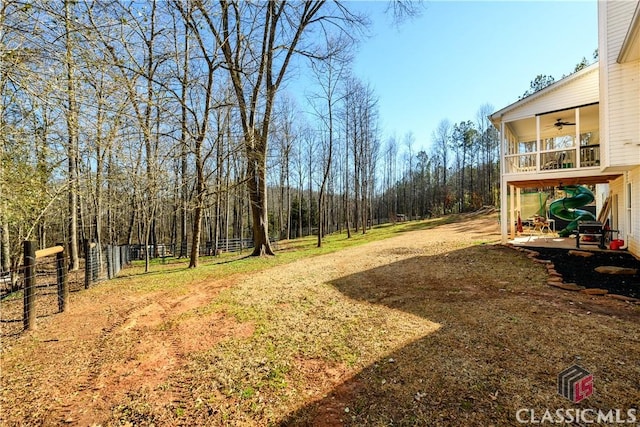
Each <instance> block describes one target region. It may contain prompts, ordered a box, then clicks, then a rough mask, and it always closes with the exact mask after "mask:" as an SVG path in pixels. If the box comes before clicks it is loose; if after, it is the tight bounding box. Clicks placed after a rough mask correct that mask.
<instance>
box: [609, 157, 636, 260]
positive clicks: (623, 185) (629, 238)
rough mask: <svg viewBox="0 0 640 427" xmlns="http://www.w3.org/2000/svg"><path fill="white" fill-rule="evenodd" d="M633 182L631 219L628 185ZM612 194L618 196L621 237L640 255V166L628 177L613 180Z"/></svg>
mask: <svg viewBox="0 0 640 427" xmlns="http://www.w3.org/2000/svg"><path fill="white" fill-rule="evenodd" d="M629 183H630V184H631V189H632V193H631V200H630V201H631V215H632V217H631V220H629V209H628V206H629V205H628V203H629V200H628V199H627V197H628V190H627V185H628V184H629ZM609 188H610V192H611V194H616V195H617V196H618V206H617V210H612V214H613V212H615V211H617V212H618V219H617V221H616V223H617V227H618V230H620V234H619V236H618V237H619V238H620V239H623V240H624V241H625V244H626V245H627V246H628V248H627V249H628V250H629V252H631V253H632V254H634V255H635V256H637V257H640V166H638V167H636V168H634V169H632V170H631V171H629V172H628V174H627V177H626V178H625V177H621V178H618V179H616V180H615V181H612V182H611V184H610V186H609Z"/></svg>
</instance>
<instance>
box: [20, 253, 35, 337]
mask: <svg viewBox="0 0 640 427" xmlns="http://www.w3.org/2000/svg"><path fill="white" fill-rule="evenodd" d="M35 287H36V248H35V245H34V242H31V241H29V240H25V241H24V317H23V321H24V329H25V330H27V331H28V330H32V329H34V328H35V325H36V298H35V297H36V295H35Z"/></svg>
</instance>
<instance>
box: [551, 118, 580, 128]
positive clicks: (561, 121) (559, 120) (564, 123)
mask: <svg viewBox="0 0 640 427" xmlns="http://www.w3.org/2000/svg"><path fill="white" fill-rule="evenodd" d="M553 125H554V126H555V127H557V128H558V130H562V127H563V126H575V125H576V124H575V123H571V122H565V121H563V120H562V119H557V120H556V122H555V123H554V124H553Z"/></svg>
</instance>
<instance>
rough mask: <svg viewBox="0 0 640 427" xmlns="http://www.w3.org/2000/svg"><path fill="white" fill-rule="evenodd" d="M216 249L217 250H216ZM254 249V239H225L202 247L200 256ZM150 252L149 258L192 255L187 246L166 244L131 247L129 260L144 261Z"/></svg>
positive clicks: (275, 242)
mask: <svg viewBox="0 0 640 427" xmlns="http://www.w3.org/2000/svg"><path fill="white" fill-rule="evenodd" d="M270 242H271V244H272V245H274V248H276V249H277V245H278V241H277V240H276V239H270ZM214 248H215V249H214ZM249 249H253V239H247V238H245V239H225V240H220V241H219V242H217V244H216V243H215V242H211V241H206V242H204V244H202V245H200V250H199V254H200V256H215V255H219V254H221V253H224V252H242V251H245V250H249ZM146 251H148V252H149V258H152V259H153V258H169V257H176V258H177V257H180V256H182V257H189V256H190V255H191V246H190V245H186V244H182V245H179V244H164V243H159V244H156V245H148V246H146V249H145V245H129V259H130V260H143V259H144V258H145V255H146Z"/></svg>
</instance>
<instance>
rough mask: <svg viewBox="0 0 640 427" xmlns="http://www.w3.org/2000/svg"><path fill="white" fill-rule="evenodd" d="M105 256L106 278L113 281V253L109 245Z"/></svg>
mask: <svg viewBox="0 0 640 427" xmlns="http://www.w3.org/2000/svg"><path fill="white" fill-rule="evenodd" d="M106 255H107V278H108V279H109V280H111V279H113V251H112V249H111V245H107V250H106Z"/></svg>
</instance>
